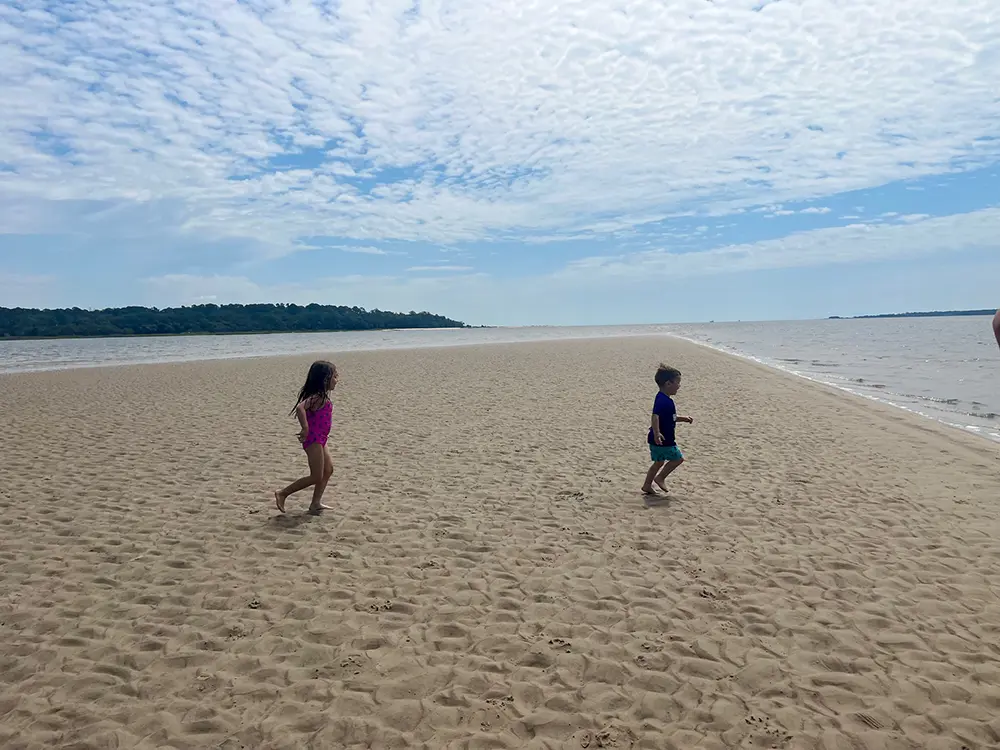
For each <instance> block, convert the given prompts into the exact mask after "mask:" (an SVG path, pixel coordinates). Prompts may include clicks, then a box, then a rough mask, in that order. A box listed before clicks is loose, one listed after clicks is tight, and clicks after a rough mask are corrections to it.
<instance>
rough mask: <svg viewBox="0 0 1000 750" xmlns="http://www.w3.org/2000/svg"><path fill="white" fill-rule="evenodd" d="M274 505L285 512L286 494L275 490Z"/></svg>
mask: <svg viewBox="0 0 1000 750" xmlns="http://www.w3.org/2000/svg"><path fill="white" fill-rule="evenodd" d="M274 505H275V507H276V508H277V509H278V510H280V511H281V512H282V513H284V512H285V496H284V495H282V494H281V491H280V490H275V491H274Z"/></svg>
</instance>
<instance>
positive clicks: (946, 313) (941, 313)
mask: <svg viewBox="0 0 1000 750" xmlns="http://www.w3.org/2000/svg"><path fill="white" fill-rule="evenodd" d="M995 313H996V309H995V308H994V309H992V310H934V311H932V312H905V313H884V314H882V315H854V316H851V317H841V316H840V315H831V316H830V317H829V318H828V320H870V319H872V318H961V317H967V316H973V315H994V314H995Z"/></svg>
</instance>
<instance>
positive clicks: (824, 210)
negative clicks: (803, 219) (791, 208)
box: [800, 206, 831, 214]
mask: <svg viewBox="0 0 1000 750" xmlns="http://www.w3.org/2000/svg"><path fill="white" fill-rule="evenodd" d="M830 210H831V209H829V208H828V207H826V206H810V207H809V208H803V209H802V211H800V213H803V214H828V213H830Z"/></svg>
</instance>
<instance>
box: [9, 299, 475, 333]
mask: <svg viewBox="0 0 1000 750" xmlns="http://www.w3.org/2000/svg"><path fill="white" fill-rule="evenodd" d="M465 327H467V326H466V325H465V324H464V323H462V322H460V321H457V320H451V319H450V318H446V317H444V316H442V315H435V314H433V313H429V312H413V311H411V312H408V313H396V312H387V311H385V310H366V309H364V308H362V307H344V306H340V305H317V304H311V305H292V304H288V305H286V304H256V305H214V304H206V305H191V306H189V307H168V308H163V309H159V308H155V307H112V308H107V309H104V310H84V309H81V308H79V307H72V308H64V309H58V310H35V309H28V308H23V307H15V308H7V307H0V337H2V338H42V337H53V338H57V337H77V336H157V335H159V336H169V335H180V334H199V333H200V334H226V333H291V332H304V331H376V330H385V329H390V328H465Z"/></svg>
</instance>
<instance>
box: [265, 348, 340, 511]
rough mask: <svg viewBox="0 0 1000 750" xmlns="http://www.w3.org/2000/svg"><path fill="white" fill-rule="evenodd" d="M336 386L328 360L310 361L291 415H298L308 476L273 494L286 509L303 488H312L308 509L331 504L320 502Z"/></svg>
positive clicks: (327, 473) (329, 467)
mask: <svg viewBox="0 0 1000 750" xmlns="http://www.w3.org/2000/svg"><path fill="white" fill-rule="evenodd" d="M336 387H337V368H336V367H334V365H333V364H332V363H330V362H325V361H319V362H313V363H312V366H311V367H310V368H309V374H308V375H306V384H305V385H304V386H302V389H301V390H300V391H299V399H298V402H297V403H296V404H295V408H294V409H292V411H291V412H289V413H290V414H294V415H296V416H297V417H298V418H299V425H300V426H301V427H302V429H301V430H300V431H299V435H298V438H299V442H300V443H302V449H303V450H304V451H305V452H306V458H308V459H309V476H307V477H302V479H298V480H296V481H294V482H292V483H291V484H290V485H288V486H287V487H285V489H283V490H278V491H277V492H275V493H274V504H275V505H276V506H277V507H278V510H280V511H281V512H282V513H284V512H285V500H286V499H287V498H288V496H289V495H292V494H294V493H296V492H298V491H299V490H304V489H305V488H306V487H312V488H313V497H312V504H310V506H309V512H310V513H313V514H318V513H321V512H323V511H324V510H327V509H328V508H329V507H330V506H328V505H323V503H322V502H320V501H321V500H322V498H323V491H324V490H325V489H326V485H327V483H328V482H329V481H330V477H331V476H332V475H333V461H332V460H331V458H330V451H328V450H327V449H326V440H327V438H328V437H329V436H330V425H331V424H332V421H333V402H332V401H331V400H330V391H332V390H333V389H334V388H336Z"/></svg>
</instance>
